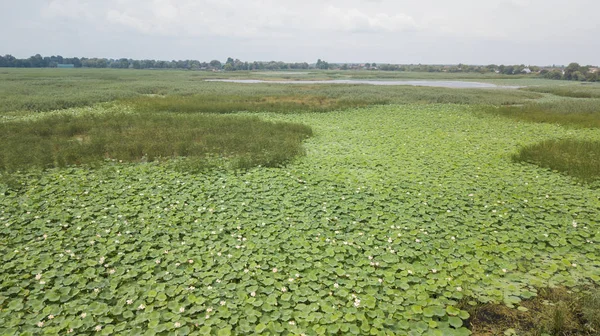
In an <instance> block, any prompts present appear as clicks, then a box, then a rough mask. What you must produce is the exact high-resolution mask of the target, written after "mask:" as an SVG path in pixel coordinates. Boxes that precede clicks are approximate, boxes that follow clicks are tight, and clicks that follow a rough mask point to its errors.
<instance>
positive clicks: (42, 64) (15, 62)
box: [0, 54, 309, 71]
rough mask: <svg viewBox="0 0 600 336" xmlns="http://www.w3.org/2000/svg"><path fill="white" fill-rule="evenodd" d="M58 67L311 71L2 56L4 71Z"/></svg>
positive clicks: (270, 65)
mask: <svg viewBox="0 0 600 336" xmlns="http://www.w3.org/2000/svg"><path fill="white" fill-rule="evenodd" d="M59 64H73V66H74V67H76V68H82V67H83V68H115V69H187V70H226V71H236V70H291V69H308V68H309V65H308V63H284V62H275V61H271V62H242V61H240V60H239V59H236V60H234V59H232V58H231V57H230V58H228V59H227V61H226V62H225V64H222V63H221V62H220V61H218V60H212V61H210V62H200V61H197V60H179V61H175V60H173V61H157V60H134V59H128V58H120V59H110V58H85V57H82V58H78V57H72V58H66V57H62V56H50V57H48V56H47V57H42V56H41V55H40V54H37V55H35V56H31V57H29V58H24V59H19V58H16V57H14V56H12V55H5V56H1V55H0V67H4V68H7V67H9V68H56V67H57V66H58V65H59Z"/></svg>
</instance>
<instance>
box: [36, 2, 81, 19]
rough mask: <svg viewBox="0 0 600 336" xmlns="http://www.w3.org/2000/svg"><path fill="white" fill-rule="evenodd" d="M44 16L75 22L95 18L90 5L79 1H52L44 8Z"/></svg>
mask: <svg viewBox="0 0 600 336" xmlns="http://www.w3.org/2000/svg"><path fill="white" fill-rule="evenodd" d="M42 15H43V16H45V17H47V18H61V19H64V18H67V19H73V20H81V19H90V18H91V17H92V16H93V15H92V10H91V9H90V7H89V6H88V4H87V3H86V2H84V1H77V0H51V1H50V2H49V3H48V5H47V6H46V7H45V8H43V10H42Z"/></svg>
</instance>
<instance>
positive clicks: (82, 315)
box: [79, 313, 87, 318]
mask: <svg viewBox="0 0 600 336" xmlns="http://www.w3.org/2000/svg"><path fill="white" fill-rule="evenodd" d="M79 316H81V318H85V317H86V316H87V314H86V313H81V315H79Z"/></svg>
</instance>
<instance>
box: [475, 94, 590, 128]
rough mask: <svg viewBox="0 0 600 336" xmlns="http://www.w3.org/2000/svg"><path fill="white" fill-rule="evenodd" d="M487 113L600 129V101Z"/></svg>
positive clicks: (508, 108) (492, 109) (491, 109)
mask: <svg viewBox="0 0 600 336" xmlns="http://www.w3.org/2000/svg"><path fill="white" fill-rule="evenodd" d="M485 111H486V112H489V113H492V114H496V115H501V116H504V117H509V118H512V119H517V120H522V121H529V122H540V123H550V124H559V125H563V126H568V127H575V128H600V101H598V100H578V101H572V100H569V101H560V102H552V103H530V104H525V105H523V106H501V107H489V108H486V109H485Z"/></svg>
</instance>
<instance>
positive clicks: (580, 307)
mask: <svg viewBox="0 0 600 336" xmlns="http://www.w3.org/2000/svg"><path fill="white" fill-rule="evenodd" d="M589 296H590V294H583V293H576V292H573V291H570V290H568V289H567V288H564V287H557V288H544V289H540V290H539V291H538V296H537V297H535V298H532V299H530V300H525V301H522V302H521V307H524V308H526V309H527V310H526V311H522V310H518V309H516V308H509V307H507V306H505V305H503V304H490V303H487V304H482V305H478V306H475V307H473V306H470V307H469V306H465V307H463V309H466V310H468V311H469V313H470V314H471V317H470V318H469V319H468V320H467V321H466V322H465V324H466V326H467V327H468V328H469V329H470V330H471V331H472V332H473V335H474V336H496V335H502V336H504V335H519V336H542V335H552V336H598V335H600V329H599V328H600V325H597V324H596V321H592V320H593V316H594V315H589V314H586V309H590V308H591V309H596V310H595V311H598V312H599V313H600V311H599V310H597V309H599V308H600V307H597V306H593V307H590V306H589V303H588V302H589V299H588V298H589ZM594 314H595V312H594Z"/></svg>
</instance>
